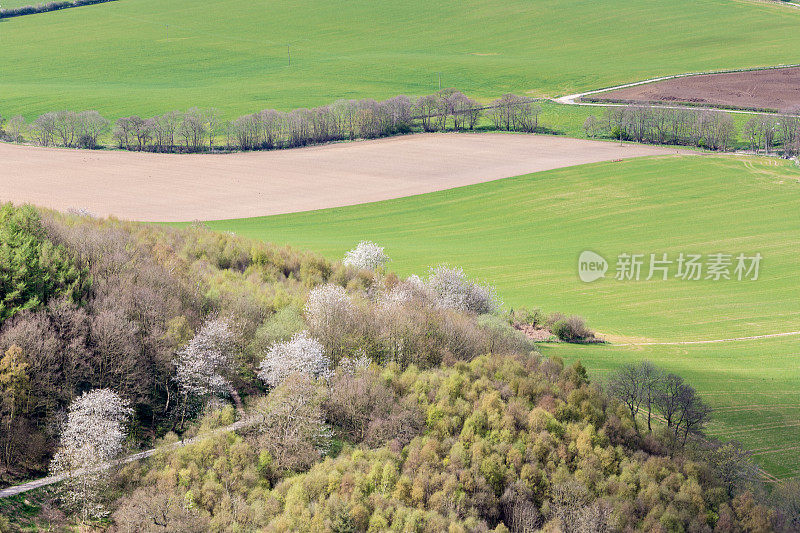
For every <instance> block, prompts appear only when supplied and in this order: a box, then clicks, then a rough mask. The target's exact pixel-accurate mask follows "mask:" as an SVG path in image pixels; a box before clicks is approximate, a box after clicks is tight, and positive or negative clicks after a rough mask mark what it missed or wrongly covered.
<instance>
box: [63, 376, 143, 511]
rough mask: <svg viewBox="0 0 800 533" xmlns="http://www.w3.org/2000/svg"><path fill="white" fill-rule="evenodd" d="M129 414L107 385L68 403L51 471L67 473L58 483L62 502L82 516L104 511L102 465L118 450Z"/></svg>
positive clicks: (104, 465) (123, 401)
mask: <svg viewBox="0 0 800 533" xmlns="http://www.w3.org/2000/svg"><path fill="white" fill-rule="evenodd" d="M132 414H133V410H132V409H131V408H130V407H129V406H128V404H127V402H126V401H125V400H123V399H122V398H120V397H119V396H118V395H117V394H116V393H115V392H114V391H112V390H109V389H97V390H93V391H90V392H85V393H84V394H83V395H82V396H80V397H79V398H77V399H76V400H75V401H73V402H72V405H70V407H69V413H68V415H67V421H66V424H65V425H64V429H63V431H62V433H61V439H60V442H59V447H58V451H56V454H55V455H54V456H53V461H52V462H51V463H50V471H51V473H52V474H53V475H61V476H67V477H66V479H65V480H64V481H63V482H62V485H61V492H62V497H63V499H64V503H65V504H66V506H67V507H71V508H77V509H79V510H80V512H81V517H82V518H83V519H84V520H87V519H89V518H101V517H103V516H105V515H107V512H106V509H105V506H104V505H103V495H104V494H103V487H104V484H105V482H106V481H107V478H108V476H107V473H106V472H105V471H104V469H105V468H106V467H108V466H109V465H108V463H109V462H110V461H113V460H114V459H116V458H117V457H118V456H119V455H120V454H121V452H122V445H123V442H124V441H125V437H126V433H125V426H124V424H125V421H126V420H127V419H128V417H130V416H131V415H132Z"/></svg>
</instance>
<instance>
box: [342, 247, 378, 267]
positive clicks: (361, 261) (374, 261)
mask: <svg viewBox="0 0 800 533" xmlns="http://www.w3.org/2000/svg"><path fill="white" fill-rule="evenodd" d="M387 262H389V256H388V255H386V253H385V252H384V251H383V246H378V245H377V244H375V243H374V242H372V241H361V242H360V243H358V245H357V246H356V247H355V248H353V249H352V250H350V251H349V252H347V253H346V254H345V256H344V260H342V263H344V264H345V265H347V266H352V267H355V268H359V269H363V270H376V269H378V268H380V267H382V266H383V265H385V264H386V263H387Z"/></svg>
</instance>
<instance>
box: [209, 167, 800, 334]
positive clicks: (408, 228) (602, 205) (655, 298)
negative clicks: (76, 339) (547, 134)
mask: <svg viewBox="0 0 800 533" xmlns="http://www.w3.org/2000/svg"><path fill="white" fill-rule="evenodd" d="M709 199H713V201H710V200H709ZM798 205H800V168H798V167H796V166H794V165H793V164H791V163H789V162H787V161H783V160H779V159H772V158H771V159H766V158H753V157H736V156H714V155H703V156H700V155H698V156H687V157H674V156H671V157H666V158H663V157H662V158H645V159H632V160H627V161H621V162H615V163H597V164H593V165H584V166H578V167H570V168H564V169H559V170H552V171H547V172H540V173H536V174H530V175H527V176H520V177H516V178H509V179H504V180H499V181H494V182H490V183H484V184H479V185H473V186H469V187H462V188H458V189H451V190H448V191H441V192H437V193H432V194H426V195H420V196H413V197H409V198H401V199H398V200H390V201H385V202H378V203H372V204H363V205H357V206H351V207H345V208H338V209H327V210H320V211H311V212H307V213H295V214H289V215H279V216H273V217H260V218H248V219H239V220H230V221H217V222H209V223H208V225H209V226H210V227H211V228H214V229H219V230H226V231H227V230H230V231H235V232H237V233H241V234H243V235H247V236H249V237H254V238H258V239H264V240H270V241H273V242H278V243H292V244H294V245H297V246H301V247H304V248H311V249H315V250H319V251H320V252H322V253H324V254H326V255H327V256H329V257H334V258H335V257H341V256H342V255H343V254H344V252H345V251H346V250H347V249H349V248H351V247H352V246H353V245H354V244H355V243H356V242H358V241H359V240H360V239H372V240H375V241H377V242H380V243H382V244H384V245H385V246H387V251H388V253H389V254H390V255H391V256H392V258H393V259H394V262H393V263H392V265H391V267H392V268H393V269H396V270H397V271H398V272H400V273H403V274H409V273H412V272H421V271H423V270H424V269H425V268H427V266H428V265H431V264H435V263H438V262H442V261H447V262H451V263H455V264H458V265H462V266H463V267H464V268H465V269H466V270H467V271H468V272H470V273H471V274H472V275H474V276H477V277H480V278H485V279H487V280H491V281H492V282H493V283H495V284H496V285H497V287H498V289H499V290H500V293H501V294H502V295H503V298H504V299H505V301H506V303H507V304H508V305H510V306H518V305H538V306H542V307H544V308H546V309H549V310H562V311H568V312H574V313H580V314H582V315H585V316H586V317H588V318H589V320H590V322H591V323H592V324H593V325H594V326H595V327H597V328H598V329H600V330H601V331H602V332H604V333H607V334H613V335H621V336H628V337H636V338H639V339H651V340H660V341H666V340H683V339H686V338H690V339H714V338H727V337H739V336H749V335H758V334H766V333H774V332H778V331H786V330H787V329H800V328H798V327H797V326H798V324H800V285H798V284H797V283H795V280H796V278H797V274H798V268H799V267H798V263H797V254H796V250H797V249H798V245H800V231H798V230H800V222H798V218H797V215H796V213H797V206H798ZM587 249H588V250H593V251H595V252H598V253H600V254H601V255H603V256H604V257H606V259H608V260H609V262H610V263H611V266H610V268H611V271H610V272H609V273H608V276H613V268H614V263H615V260H616V257H617V255H618V254H620V253H625V252H628V253H645V254H649V253H656V254H660V253H665V252H666V253H669V254H670V255H671V256H673V258H674V257H675V256H676V255H677V254H678V253H680V252H685V253H690V252H701V253H706V254H709V253H714V252H726V251H727V252H730V253H738V252H742V253H748V254H751V253H755V252H760V253H761V254H762V255H763V256H764V260H763V264H762V278H761V279H759V280H758V281H741V282H738V281H723V282H713V281H697V282H689V281H682V280H676V279H670V280H668V281H664V282H662V281H650V282H645V281H640V282H638V283H635V282H617V281H614V280H613V279H605V280H601V281H598V282H595V283H593V284H585V283H582V282H581V281H580V280H579V279H578V275H577V259H578V255H579V254H580V253H581V252H582V251H583V250H587Z"/></svg>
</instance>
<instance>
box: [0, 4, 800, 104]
mask: <svg viewBox="0 0 800 533" xmlns="http://www.w3.org/2000/svg"><path fill="white" fill-rule="evenodd" d="M798 24H800V12H799V11H797V10H794V9H790V8H788V7H785V6H780V5H776V4H769V3H751V2H746V1H736V0H674V1H671V2H664V1H663V0H635V1H632V2H631V1H624V0H608V1H605V2H590V1H585V0H584V1H577V0H571V1H566V2H565V1H556V0H536V1H527V0H526V1H523V0H513V1H506V2H499V1H490V2H474V1H470V2H456V1H446V2H422V1H419V0H413V1H409V2H402V3H391V2H374V1H367V0H356V1H352V2H346V3H330V2H321V1H317V0H312V1H310V2H305V3H303V4H302V5H298V4H296V3H290V2H250V1H242V0H219V1H217V2H213V3H209V4H197V3H196V2H189V1H187V0H173V1H170V2H163V1H160V0H120V1H118V2H112V3H107V4H102V5H95V6H88V7H83V8H75V9H68V10H63V11H59V12H53V13H45V14H38V15H32V16H24V17H18V18H11V19H6V20H3V21H1V22H0V46H1V47H2V48H1V49H2V52H0V54H2V57H1V59H0V103H1V104H0V105H1V106H2V109H0V113H2V114H3V115H11V114H15V113H22V114H24V115H25V116H26V117H27V118H32V117H33V116H35V115H38V114H40V113H42V112H46V111H51V110H54V109H60V108H71V109H75V110H79V109H86V108H93V109H97V110H98V111H100V112H101V113H103V114H105V115H107V116H108V117H109V118H115V117H118V116H121V115H128V114H134V113H137V114H142V115H152V114H155V113H160V112H164V111H167V110H171V109H186V108H188V107H191V106H200V107H212V106H213V107H217V108H218V109H220V110H221V111H222V113H223V115H224V116H225V117H226V118H231V117H233V116H235V115H237V114H242V113H245V112H253V111H256V110H259V109H262V108H267V107H274V108H279V109H289V108H293V107H298V106H311V105H318V104H323V103H329V102H331V101H333V100H336V99H337V98H348V97H373V98H383V97H389V96H393V95H396V94H398V93H406V94H411V95H418V94H424V93H429V92H432V91H435V90H436V89H437V88H438V76H439V74H438V73H441V79H442V85H443V86H452V87H457V88H460V89H461V90H462V91H464V92H466V93H467V94H469V95H471V96H473V97H477V98H481V99H489V98H493V97H496V96H498V95H499V94H502V93H503V92H507V91H513V92H517V93H520V94H529V95H556V94H564V93H569V92H573V91H577V90H580V89H590V88H597V87H603V86H608V85H613V84H617V83H621V82H626V81H632V80H639V79H643V78H647V77H651V76H654V75H661V74H669V73H681V72H690V71H698V70H705V69H722V68H741V67H748V66H762V65H774V64H781V63H795V62H798V61H800V55H798V53H797V50H800V32H797V31H796V30H797V27H798ZM167 26H168V28H167ZM287 44H289V45H291V58H292V59H291V65H290V66H289V65H287V49H286V47H287Z"/></svg>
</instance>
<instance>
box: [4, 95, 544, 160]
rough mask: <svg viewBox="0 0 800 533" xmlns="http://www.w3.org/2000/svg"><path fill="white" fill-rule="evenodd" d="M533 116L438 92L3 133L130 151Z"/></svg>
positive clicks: (89, 116) (52, 118) (307, 139)
mask: <svg viewBox="0 0 800 533" xmlns="http://www.w3.org/2000/svg"><path fill="white" fill-rule="evenodd" d="M540 113H541V108H540V107H539V106H537V105H536V104H535V103H534V101H533V100H531V99H529V98H524V97H521V96H516V95H513V94H507V95H504V96H502V97H501V98H499V99H497V100H495V101H494V102H493V103H492V104H490V105H489V106H484V105H482V104H480V103H478V102H476V101H475V100H473V99H471V98H469V97H467V96H465V95H464V94H463V93H461V92H460V91H457V90H455V89H445V90H442V91H439V92H437V93H436V94H431V95H427V96H422V97H420V98H416V99H412V98H409V97H407V96H396V97H394V98H390V99H388V100H384V101H376V100H372V99H362V100H339V101H336V102H334V103H333V104H331V105H325V106H320V107H315V108H311V109H306V108H303V109H294V110H292V111H288V112H283V111H277V110H274V109H266V110H263V111H260V112H258V113H253V114H248V115H243V116H240V117H238V118H236V119H235V120H232V121H225V120H223V119H222V118H221V116H220V114H219V112H218V111H217V110H216V109H213V108H211V109H198V108H196V107H193V108H191V109H189V110H188V111H185V112H180V111H170V112H168V113H164V114H162V115H158V116H155V117H150V118H143V117H140V116H138V115H133V116H128V117H121V118H119V119H117V120H116V121H115V122H114V123H113V124H112V123H111V122H110V121H109V120H107V119H105V118H104V117H102V116H101V115H100V114H99V113H98V112H97V111H81V112H75V111H57V112H50V113H45V114H43V115H41V116H39V117H38V118H37V119H36V120H35V121H34V122H33V123H31V124H30V125H28V126H27V128H26V124H25V120H24V118H23V117H21V116H15V117H12V118H11V119H9V120H8V122H7V125H6V127H5V130H4V131H5V133H4V135H3V136H4V138H6V139H7V140H10V141H12V142H23V141H24V140H25V138H24V136H23V133H24V132H25V131H26V130H27V131H28V132H29V135H30V137H31V140H32V141H33V142H35V143H36V144H38V145H41V146H60V147H67V148H98V147H100V142H101V140H102V139H104V138H106V137H107V136H108V134H110V135H111V138H112V139H113V142H114V144H115V145H116V146H117V147H119V148H121V149H125V150H135V151H150V152H202V151H211V150H215V149H230V150H272V149H276V148H293V147H298V146H307V145H311V144H320V143H326V142H332V141H343V140H354V139H374V138H378V137H385V136H389V135H399V134H403V133H409V132H412V131H425V132H441V131H464V130H474V129H475V128H476V127H477V126H478V123H479V121H480V120H481V118H482V117H484V115H485V116H486V117H487V118H488V119H489V121H490V122H491V124H492V127H493V128H494V129H497V130H502V131H521V132H534V131H537V129H538V128H539V114H540ZM1 127H2V120H0V128H1Z"/></svg>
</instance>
